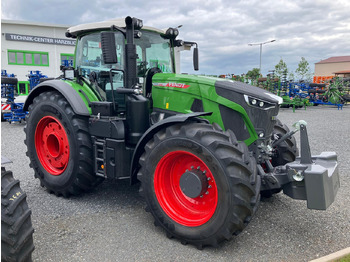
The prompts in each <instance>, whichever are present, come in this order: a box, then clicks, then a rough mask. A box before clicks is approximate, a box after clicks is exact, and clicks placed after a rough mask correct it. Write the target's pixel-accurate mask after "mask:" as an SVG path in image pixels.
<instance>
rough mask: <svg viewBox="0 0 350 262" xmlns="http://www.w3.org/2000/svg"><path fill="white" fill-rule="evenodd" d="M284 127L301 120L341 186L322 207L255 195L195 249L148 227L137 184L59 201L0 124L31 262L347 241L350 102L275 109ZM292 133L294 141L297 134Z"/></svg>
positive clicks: (297, 255)
mask: <svg viewBox="0 0 350 262" xmlns="http://www.w3.org/2000/svg"><path fill="white" fill-rule="evenodd" d="M279 118H280V119H281V120H282V122H284V123H286V124H287V125H288V126H291V125H292V124H293V123H294V122H295V121H297V120H300V119H304V120H306V121H307V122H308V134H309V140H310V145H311V151H312V153H313V154H319V153H320V152H322V151H336V152H337V153H338V160H339V164H340V169H339V171H340V182H341V188H340V190H339V191H338V195H337V197H336V200H335V202H334V203H333V204H332V205H331V207H330V208H329V209H328V210H327V211H315V210H308V209H307V208H306V202H304V201H298V200H293V199H291V198H289V197H288V196H285V195H283V194H282V193H280V194H277V195H275V196H274V197H272V198H271V199H268V200H265V201H262V202H261V203H260V207H259V210H258V211H257V213H256V215H255V217H254V218H253V219H252V221H251V223H250V224H249V225H248V227H247V228H246V229H245V231H243V232H242V233H241V234H240V235H239V236H237V237H234V238H233V240H231V241H230V242H225V243H224V244H223V245H221V247H219V248H211V247H210V248H205V249H204V250H197V249H196V248H195V247H193V246H191V245H187V246H184V245H182V244H181V243H180V242H179V241H178V240H173V239H168V238H167V237H166V236H165V233H164V232H163V230H162V229H161V228H159V227H155V226H154V225H153V218H152V216H151V214H150V213H146V212H145V210H144V207H145V202H144V200H143V199H142V198H141V197H140V196H139V194H138V186H137V185H136V186H132V187H130V186H129V185H128V183H126V182H121V183H118V184H117V183H110V182H109V181H105V182H104V183H102V184H101V185H100V186H98V187H97V188H96V189H95V190H94V191H93V192H91V193H88V194H84V195H82V196H79V197H72V198H69V199H64V198H62V197H56V196H54V195H50V194H49V193H47V192H46V191H45V189H44V188H42V187H40V185H39V180H38V179H34V172H33V170H32V169H31V168H29V161H28V158H27V157H26V155H25V152H26V147H25V145H24V143H23V140H24V132H23V127H24V124H19V123H14V124H11V125H10V124H8V123H2V124H1V150H2V152H1V154H2V155H3V156H7V157H8V158H10V159H12V161H13V164H9V165H7V166H6V168H7V169H8V170H12V171H13V173H14V176H15V177H16V178H17V179H20V181H21V187H22V189H24V190H25V191H26V192H27V194H28V203H29V205H30V207H31V209H32V212H33V214H32V222H33V226H34V228H35V234H34V244H35V251H34V253H33V259H34V261H293V262H295V261H308V260H311V259H315V258H318V257H320V256H323V255H327V254H329V253H332V252H335V251H338V250H341V249H343V248H346V247H349V246H350V193H349V188H350V171H349V169H350V106H345V107H344V108H343V110H337V108H335V107H326V106H318V107H312V108H308V109H307V110H306V111H305V110H304V109H298V110H296V112H295V113H293V111H292V109H281V111H280V115H279ZM298 137H299V135H297V139H298V140H299V138H298Z"/></svg>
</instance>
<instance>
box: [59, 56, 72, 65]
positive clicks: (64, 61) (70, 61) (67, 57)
mask: <svg viewBox="0 0 350 262" xmlns="http://www.w3.org/2000/svg"><path fill="white" fill-rule="evenodd" d="M66 61H68V62H66ZM66 63H68V65H67V64H66ZM73 63H74V55H73V54H61V65H63V66H73Z"/></svg>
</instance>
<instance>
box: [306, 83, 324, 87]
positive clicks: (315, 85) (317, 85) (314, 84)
mask: <svg viewBox="0 0 350 262" xmlns="http://www.w3.org/2000/svg"><path fill="white" fill-rule="evenodd" d="M309 86H310V87H325V86H326V84H317V83H310V85H309Z"/></svg>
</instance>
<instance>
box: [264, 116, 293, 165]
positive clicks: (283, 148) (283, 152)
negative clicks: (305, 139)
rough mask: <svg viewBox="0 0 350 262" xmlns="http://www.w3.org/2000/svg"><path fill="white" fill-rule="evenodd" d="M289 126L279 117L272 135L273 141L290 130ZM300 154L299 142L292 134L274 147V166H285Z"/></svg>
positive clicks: (272, 161)
mask: <svg viewBox="0 0 350 262" xmlns="http://www.w3.org/2000/svg"><path fill="white" fill-rule="evenodd" d="M289 131H290V130H289V128H288V127H287V126H286V125H285V124H282V122H281V121H280V120H279V119H277V121H276V124H275V125H274V127H273V132H272V136H271V140H272V143H273V142H274V141H276V140H278V139H280V138H281V137H282V136H284V135H285V134H287V133H288V132H289ZM298 155H299V151H298V147H297V142H296V140H295V137H294V136H292V137H290V138H287V139H286V140H285V141H283V142H282V143H280V144H279V145H277V146H276V148H274V155H273V156H272V160H271V163H272V165H273V166H283V165H285V164H288V163H290V162H293V161H295V158H296V157H297V156H298Z"/></svg>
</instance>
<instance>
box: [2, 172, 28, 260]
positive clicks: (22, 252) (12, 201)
mask: <svg viewBox="0 0 350 262" xmlns="http://www.w3.org/2000/svg"><path fill="white" fill-rule="evenodd" d="M26 197H27V195H26V193H25V192H23V191H22V189H21V188H20V186H19V181H18V180H15V179H14V178H13V175H12V172H11V171H6V170H5V169H4V168H1V261H32V252H33V250H34V243H33V232H34V229H33V226H32V221H31V213H32V212H31V210H30V209H29V207H28V204H27V201H26Z"/></svg>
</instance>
